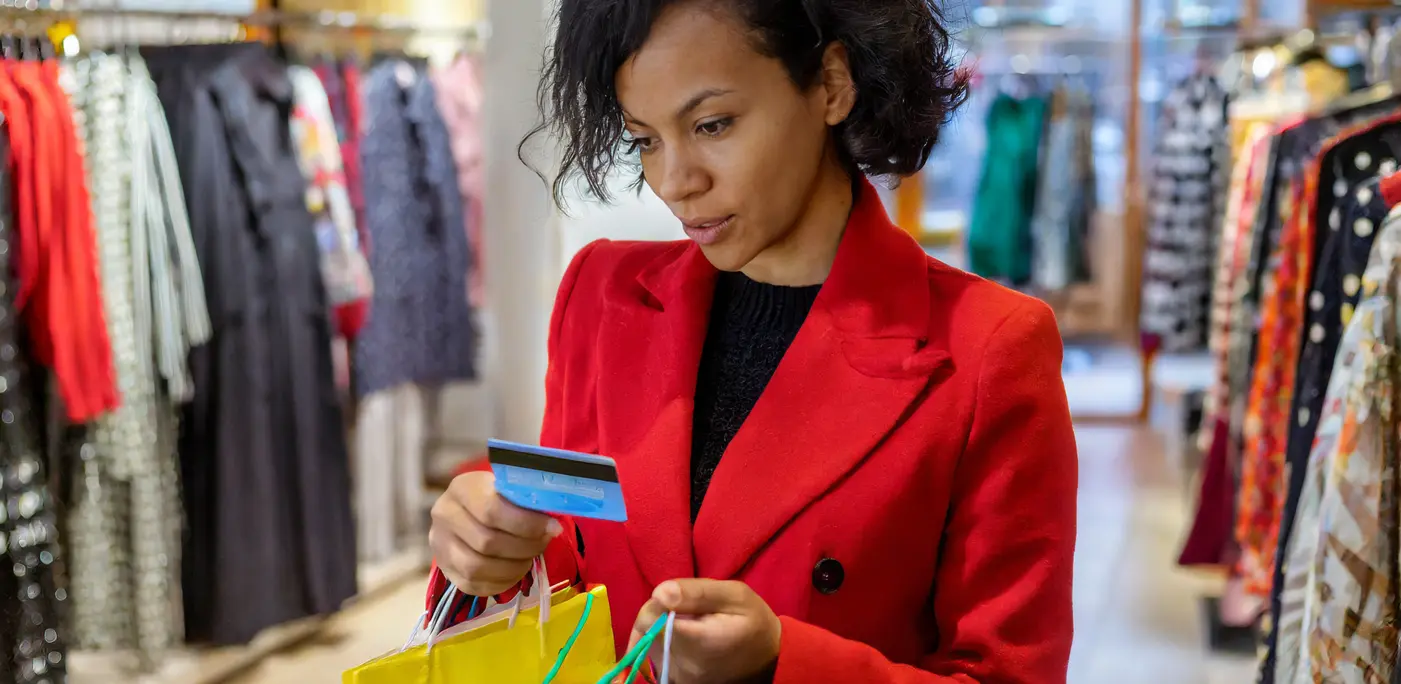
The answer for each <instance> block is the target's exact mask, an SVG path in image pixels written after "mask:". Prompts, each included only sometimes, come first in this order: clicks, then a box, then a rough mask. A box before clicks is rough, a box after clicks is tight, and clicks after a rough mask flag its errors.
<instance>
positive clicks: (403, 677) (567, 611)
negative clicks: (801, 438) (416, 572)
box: [341, 573, 616, 684]
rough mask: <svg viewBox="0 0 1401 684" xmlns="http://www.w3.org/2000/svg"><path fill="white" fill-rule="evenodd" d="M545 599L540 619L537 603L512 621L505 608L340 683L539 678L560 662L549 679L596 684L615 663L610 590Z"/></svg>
mask: <svg viewBox="0 0 1401 684" xmlns="http://www.w3.org/2000/svg"><path fill="white" fill-rule="evenodd" d="M540 574H541V575H543V573H540ZM540 593H541V592H537V593H536V594H535V595H536V596H539V595H540ZM547 606H548V607H547V608H546V610H545V619H544V621H543V624H542V621H541V610H540V608H539V607H538V606H535V607H531V608H527V609H523V610H520V611H519V615H518V616H517V617H515V618H514V620H513V619H512V618H511V615H510V614H509V612H510V611H508V610H501V611H499V612H497V613H496V614H494V615H490V616H488V617H486V618H480V619H478V620H474V621H473V622H471V623H469V624H468V625H467V626H466V627H467V629H466V630H465V631H461V632H459V633H457V634H451V633H449V634H448V635H446V636H441V637H439V636H438V635H434V634H431V633H430V634H429V635H428V638H427V640H426V643H423V644H420V645H415V646H413V647H411V648H407V649H405V650H402V651H400V652H397V653H393V654H390V655H386V656H384V657H381V658H378V659H376V660H372V661H370V662H368V663H366V664H364V665H361V666H360V667H357V668H354V669H352V670H348V671H346V672H345V673H344V675H343V676H342V677H341V681H342V684H465V683H471V682H491V684H542V683H543V682H545V680H546V678H547V677H548V676H549V675H550V674H551V671H552V670H554V669H555V668H556V664H557V663H558V664H559V667H558V670H557V671H556V672H554V676H553V678H552V679H551V680H550V682H551V684H595V683H596V682H598V680H599V679H600V678H601V677H602V676H603V675H605V674H607V673H608V671H609V669H610V668H612V666H613V664H614V663H615V662H616V658H615V657H614V652H613V623H612V615H611V614H610V612H609V608H608V590H607V589H606V588H604V587H596V588H594V589H592V590H590V591H589V592H587V593H584V594H579V593H577V592H576V591H575V590H574V589H572V588H565V589H563V590H560V591H556V592H553V593H552V594H551V595H550V600H549V601H548V602H547ZM512 622H514V624H512ZM430 632H431V630H430ZM566 647H567V651H566V650H565V649H566ZM561 654H563V658H562V659H561Z"/></svg>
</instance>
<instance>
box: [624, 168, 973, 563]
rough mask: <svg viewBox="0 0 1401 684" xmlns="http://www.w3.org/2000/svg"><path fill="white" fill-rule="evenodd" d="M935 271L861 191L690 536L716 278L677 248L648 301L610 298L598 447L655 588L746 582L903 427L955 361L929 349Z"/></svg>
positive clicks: (660, 264)
mask: <svg viewBox="0 0 1401 684" xmlns="http://www.w3.org/2000/svg"><path fill="white" fill-rule="evenodd" d="M928 268H929V266H928V257H927V256H926V255H925V253H924V250H923V249H922V248H921V247H920V246H919V245H918V244H917V243H916V242H915V241H914V240H913V239H911V238H910V236H909V235H908V234H906V233H905V232H904V231H902V230H901V229H899V228H897V227H895V226H894V225H893V224H892V223H891V222H890V220H889V219H888V218H887V216H886V214H885V210H884V208H883V206H882V205H881V201H880V198H879V196H878V195H877V194H876V190H875V188H874V187H872V186H871V184H870V183H869V182H867V181H864V180H863V182H862V184H861V188H860V193H859V196H858V198H857V201H856V203H855V206H854V207H853V209H852V213H851V218H850V220H849V221H848V223H847V227H846V231H845V232H844V233H843V235H842V240H841V244H840V245H839V246H838V249H837V256H836V259H835V261H834V262H833V265H832V270H831V273H830V274H829V275H828V278H827V280H826V282H825V283H824V284H823V286H822V289H821V291H820V292H819V293H818V296H817V300H816V301H815V302H814V304H813V308H812V311H811V312H810V313H809V314H808V317H807V319H806V321H805V322H804V323H803V327H802V329H801V330H800V331H799V332H798V335H797V337H796V339H795V340H794V341H793V344H792V345H791V346H790V347H789V349H788V351H787V353H786V354H785V356H784V358H783V361H782V362H781V363H780V364H779V367H778V370H777V371H776V372H775V374H774V376H773V379H772V380H771V381H770V382H769V384H768V386H767V387H766V388H765V390H764V393H763V395H762V396H761V397H760V398H759V401H758V403H757V404H756V405H755V407H754V409H753V410H752V411H751V413H750V414H749V417H748V418H747V419H746V421H745V422H744V424H743V425H742V426H741V428H740V430H739V433H738V434H737V435H736V436H735V438H734V440H733V441H731V443H730V445H729V447H728V448H727V449H726V451H725V455H724V457H723V458H722V459H721V462H720V466H719V468H718V469H717V470H716V472H715V474H714V476H713V478H712V479H711V483H710V488H709V489H708V490H707V492H706V499H705V502H704V505H703V506H702V508H701V511H700V515H699V517H698V519H697V520H696V522H695V525H694V528H693V527H692V525H691V524H690V460H691V454H690V451H691V428H692V420H693V413H694V398H695V389H696V372H697V368H698V367H699V364H700V357H701V351H702V348H703V346H704V342H705V333H706V326H707V324H708V321H709V313H710V305H711V300H712V298H713V294H714V289H715V280H716V276H717V271H716V270H715V268H714V267H713V266H711V265H710V263H709V262H708V261H707V260H706V259H705V257H704V256H703V255H702V254H701V251H700V249H699V247H697V246H695V245H694V244H690V243H676V244H675V245H673V246H671V247H670V248H668V249H666V250H663V251H662V252H661V253H660V254H659V255H658V256H657V257H656V258H655V259H654V260H653V261H652V262H651V263H650V264H648V265H647V266H646V267H645V268H643V269H642V271H641V272H640V274H639V276H638V279H637V283H636V285H637V286H635V287H625V288H622V289H621V290H619V291H614V292H612V293H611V294H610V295H609V296H608V300H609V302H610V305H611V306H610V310H609V316H610V319H609V320H608V322H607V324H606V325H605V326H603V331H602V332H601V333H600V335H601V339H600V343H601V344H600V349H599V354H600V355H601V358H600V361H601V365H602V368H604V369H605V371H604V373H602V374H601V376H600V378H599V412H600V414H599V426H600V441H601V447H602V449H603V453H605V454H609V455H613V456H616V457H617V458H618V463H619V475H620V478H621V479H622V485H623V491H624V492H626V493H627V496H628V497H629V517H630V520H629V521H628V523H626V525H627V529H628V536H629V539H630V541H631V543H632V546H633V551H634V557H635V558H637V559H638V562H639V565H640V567H641V568H642V570H643V573H644V574H645V575H646V577H647V578H648V579H649V580H650V581H651V582H653V583H660V582H662V581H665V580H666V579H670V578H674V577H686V576H692V575H695V576H701V577H716V578H729V577H733V576H735V575H737V574H738V573H739V572H740V571H742V570H743V568H744V567H745V566H746V565H747V564H748V563H749V561H750V560H751V559H752V558H753V556H754V555H755V554H756V553H758V552H759V551H760V550H761V549H762V547H763V546H764V544H765V543H767V541H768V540H769V539H771V538H772V537H773V536H774V535H775V534H776V533H778V532H779V531H780V530H781V529H782V528H783V527H784V526H785V525H787V524H788V522H789V521H791V520H792V519H793V517H794V516H796V515H797V514H798V513H799V512H801V511H802V510H803V509H804V508H805V507H806V506H807V505H808V504H810V503H812V502H813V501H814V500H816V499H818V498H819V497H821V496H822V495H823V494H824V493H825V492H826V491H828V490H829V489H831V488H832V486H834V485H835V484H836V483H837V482H839V481H840V480H841V479H842V478H843V477H845V476H846V475H847V473H849V472H850V471H851V470H852V469H854V468H855V467H857V465H858V464H859V463H860V462H861V461H862V460H863V459H864V458H865V457H866V456H867V455H868V454H869V453H870V452H871V451H872V450H873V449H874V448H875V447H876V445H877V444H878V443H879V442H880V441H881V440H882V439H883V438H884V436H885V435H886V433H888V432H889V431H890V429H892V428H893V427H894V426H895V424H896V422H897V421H898V420H899V419H900V417H901V416H902V415H903V414H904V413H905V411H906V410H907V409H908V408H909V405H910V404H911V403H912V402H913V401H915V400H916V399H917V398H918V397H919V396H920V395H921V394H922V393H923V391H924V390H925V388H926V387H928V385H929V382H930V380H931V378H932V377H935V376H936V371H938V370H939V369H940V368H942V367H943V366H944V365H945V364H946V363H947V362H948V360H949V356H948V354H947V353H946V352H945V351H944V350H943V349H941V348H937V347H936V346H935V345H932V344H930V343H929V335H928V331H929V321H930V292H929V286H928V282H929V277H928ZM853 398H859V399H853ZM777 482H782V483H784V486H782V487H775V483H777Z"/></svg>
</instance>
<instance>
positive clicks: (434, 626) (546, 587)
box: [399, 555, 554, 653]
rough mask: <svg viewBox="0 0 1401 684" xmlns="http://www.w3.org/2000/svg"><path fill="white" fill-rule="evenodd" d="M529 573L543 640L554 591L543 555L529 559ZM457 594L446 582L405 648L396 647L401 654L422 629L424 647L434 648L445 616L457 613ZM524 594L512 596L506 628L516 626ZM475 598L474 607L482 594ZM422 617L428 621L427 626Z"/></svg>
mask: <svg viewBox="0 0 1401 684" xmlns="http://www.w3.org/2000/svg"><path fill="white" fill-rule="evenodd" d="M531 573H532V574H533V575H534V577H533V578H532V580H533V582H532V584H533V590H532V591H531V592H530V593H531V594H533V595H534V596H536V597H538V598H539V604H540V628H541V635H542V636H541V638H542V643H543V635H544V626H545V623H546V622H548V621H549V619H550V597H551V596H552V595H553V594H554V591H553V587H551V586H550V575H549V569H548V567H547V566H546V565H545V557H544V556H543V555H541V556H536V557H535V560H533V561H531ZM459 593H461V592H459V590H458V588H457V584H455V583H449V584H448V586H447V589H446V590H445V591H444V592H443V595H442V596H441V597H439V599H438V604H437V605H436V606H434V608H433V610H432V611H425V612H424V613H423V614H422V615H420V616H419V618H418V620H417V621H416V622H415V623H414V628H413V631H412V632H410V633H409V638H408V640H407V641H405V642H404V647H403V648H401V649H399V650H400V652H401V653H402V652H403V651H405V650H407V649H408V648H409V647H410V646H412V645H413V643H414V641H415V640H416V639H417V638H418V635H419V633H420V632H422V631H423V630H424V629H425V628H426V629H427V630H428V638H427V650H429V651H432V650H433V644H434V643H435V642H436V641H437V640H438V637H439V636H440V635H441V634H442V632H443V630H444V628H445V627H446V624H447V621H448V619H449V618H450V617H451V616H452V615H453V614H454V613H456V612H457V611H456V610H454V609H453V605H454V603H456V601H457V598H458V595H459ZM526 594H527V592H526V591H518V592H516V596H515V598H513V599H511V609H510V610H511V613H510V617H509V622H508V623H507V628H508V629H513V628H515V626H516V618H518V617H520V612H521V608H522V600H523V599H522V597H523V596H524V595H526ZM474 599H475V600H474V602H473V606H475V605H476V601H481V600H482V599H481V597H474ZM471 612H473V613H475V612H476V611H475V609H474V610H473V611H471ZM425 620H426V621H427V622H426V626H425Z"/></svg>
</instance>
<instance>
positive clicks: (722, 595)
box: [652, 579, 747, 615]
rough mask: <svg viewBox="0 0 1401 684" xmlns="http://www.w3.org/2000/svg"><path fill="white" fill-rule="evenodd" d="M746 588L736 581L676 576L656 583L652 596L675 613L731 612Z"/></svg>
mask: <svg viewBox="0 0 1401 684" xmlns="http://www.w3.org/2000/svg"><path fill="white" fill-rule="evenodd" d="M746 589H747V587H745V586H744V585H743V584H741V583H739V582H721V581H718V580H711V579H676V580H669V581H666V582H662V583H661V584H660V585H658V586H657V589H656V591H654V592H652V598H653V599H655V600H656V601H657V603H660V604H661V605H662V607H663V608H665V609H666V610H667V611H668V612H675V613H677V614H678V615H710V614H713V613H729V612H733V611H734V609H736V608H739V607H741V606H742V605H743V604H744V591H745V590H746Z"/></svg>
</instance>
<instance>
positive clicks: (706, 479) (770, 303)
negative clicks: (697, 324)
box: [691, 273, 822, 522]
mask: <svg viewBox="0 0 1401 684" xmlns="http://www.w3.org/2000/svg"><path fill="white" fill-rule="evenodd" d="M821 287H822V286H821V285H810V286H807V287H783V286H780V285H767V284H764V283H760V282H756V281H753V280H750V279H749V278H748V277H746V276H744V275H743V274H741V273H721V274H720V277H719V280H718V281H717V282H716V285H715V301H714V303H713V304H712V305H711V308H710V327H709V328H708V329H707V331H706V335H705V348H704V351H702V352H701V362H700V370H699V372H698V375H697V376H696V411H695V422H694V424H693V425H692V429H691V521H692V522H695V519H696V516H697V515H699V514H700V507H701V502H702V501H703V500H704V499H705V492H706V490H707V489H709V487H710V478H711V477H712V476H713V475H715V469H716V467H718V466H719V465H720V457H721V455H723V454H724V453H725V447H727V446H729V444H730V440H732V439H734V436H735V433H737V432H739V426H740V425H742V424H743V423H744V419H745V418H747V417H748V416H749V412H750V411H751V410H752V409H753V408H754V404H755V403H756V402H758V401H759V395H760V394H762V393H763V391H764V387H765V386H767V385H768V384H769V379H770V378H772V377H773V374H774V371H776V370H778V363H779V361H782V360H783V355H784V353H785V352H787V351H788V345H790V344H792V343H793V338H794V337H796V336H797V334H798V328H800V327H802V325H803V320H804V319H806V318H807V315H808V311H809V310H810V309H812V303H813V301H814V300H816V299H817V291H818V290H819V289H821Z"/></svg>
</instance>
